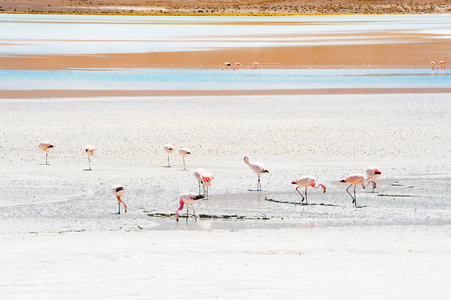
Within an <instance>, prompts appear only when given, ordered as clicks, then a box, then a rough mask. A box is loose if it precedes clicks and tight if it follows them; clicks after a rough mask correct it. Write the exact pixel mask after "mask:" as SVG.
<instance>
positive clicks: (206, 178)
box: [200, 172, 215, 200]
mask: <svg viewBox="0 0 451 300" xmlns="http://www.w3.org/2000/svg"><path fill="white" fill-rule="evenodd" d="M200 179H201V180H202V181H201V183H202V185H203V186H204V191H205V190H206V191H207V197H206V198H205V199H207V200H208V188H209V187H210V186H211V183H212V182H213V179H215V178H214V177H213V176H212V175H211V174H210V173H209V172H203V173H202V174H201V175H200Z"/></svg>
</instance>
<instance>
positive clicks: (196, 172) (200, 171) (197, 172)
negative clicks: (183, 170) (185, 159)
mask: <svg viewBox="0 0 451 300" xmlns="http://www.w3.org/2000/svg"><path fill="white" fill-rule="evenodd" d="M203 172H205V170H204V169H202V168H199V169H196V170H194V177H196V179H197V182H198V183H199V194H200V185H201V183H202V179H201V178H200V176H201V175H202V173H203Z"/></svg>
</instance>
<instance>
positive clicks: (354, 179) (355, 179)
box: [340, 174, 376, 206]
mask: <svg viewBox="0 0 451 300" xmlns="http://www.w3.org/2000/svg"><path fill="white" fill-rule="evenodd" d="M340 182H347V183H350V185H349V186H348V188H347V189H346V192H348V194H349V196H351V198H352V203H354V205H355V206H357V199H356V196H355V187H356V185H358V184H361V185H362V187H363V188H365V187H366V186H367V185H369V184H370V183H372V184H373V188H376V181H374V180H373V179H369V180H368V182H367V183H366V184H365V177H364V176H363V175H361V174H356V175H351V176H348V177H346V178H344V179H342V180H340ZM351 186H354V196H352V194H351V193H350V192H349V188H350V187H351Z"/></svg>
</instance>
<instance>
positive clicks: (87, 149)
mask: <svg viewBox="0 0 451 300" xmlns="http://www.w3.org/2000/svg"><path fill="white" fill-rule="evenodd" d="M85 152H86V154H88V161H89V169H88V170H90V171H91V156H93V155H94V152H96V148H95V147H94V146H93V145H87V146H86V147H85Z"/></svg>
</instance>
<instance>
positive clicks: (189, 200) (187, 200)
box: [175, 193, 205, 221]
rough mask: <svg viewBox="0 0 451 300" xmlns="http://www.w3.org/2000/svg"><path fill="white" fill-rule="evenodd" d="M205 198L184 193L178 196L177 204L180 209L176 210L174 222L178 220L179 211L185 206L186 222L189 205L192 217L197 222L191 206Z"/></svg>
mask: <svg viewBox="0 0 451 300" xmlns="http://www.w3.org/2000/svg"><path fill="white" fill-rule="evenodd" d="M203 198H205V196H203V195H197V194H196V193H184V194H181V195H180V198H179V203H180V207H179V208H177V211H176V212H175V220H176V221H178V220H179V211H180V210H182V209H183V206H185V204H186V220H187V221H188V206H189V205H191V208H192V209H193V214H194V217H195V218H196V221H197V216H196V211H195V210H194V206H193V204H194V203H196V202H198V201H199V200H201V199H203Z"/></svg>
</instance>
